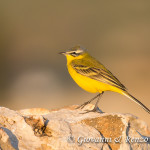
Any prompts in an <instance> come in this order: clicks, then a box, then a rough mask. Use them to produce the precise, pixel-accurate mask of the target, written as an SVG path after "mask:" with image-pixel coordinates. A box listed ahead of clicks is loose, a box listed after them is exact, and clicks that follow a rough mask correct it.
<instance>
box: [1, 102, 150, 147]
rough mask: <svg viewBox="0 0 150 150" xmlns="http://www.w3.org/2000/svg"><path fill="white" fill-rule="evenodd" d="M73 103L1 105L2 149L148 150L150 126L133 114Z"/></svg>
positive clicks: (149, 145)
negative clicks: (51, 106)
mask: <svg viewBox="0 0 150 150" xmlns="http://www.w3.org/2000/svg"><path fill="white" fill-rule="evenodd" d="M76 107H77V106H75V105H74V106H69V107H64V108H61V109H55V110H51V111H49V110H47V109H42V108H33V109H24V110H20V111H13V110H10V109H8V108H4V107H0V149H2V150H99V149H104V150H111V149H112V150H130V149H136V150H148V149H150V129H149V127H148V126H147V124H146V123H145V122H144V121H142V120H140V119H138V118H137V117H135V116H133V115H130V114H119V113H98V112H90V113H84V112H85V111H84V110H86V109H92V108H93V107H94V106H93V105H92V104H88V105H87V106H86V107H85V108H84V109H75V108H76Z"/></svg>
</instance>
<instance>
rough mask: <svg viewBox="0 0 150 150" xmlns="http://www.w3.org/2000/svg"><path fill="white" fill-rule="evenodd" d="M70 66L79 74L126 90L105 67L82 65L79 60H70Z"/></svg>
mask: <svg viewBox="0 0 150 150" xmlns="http://www.w3.org/2000/svg"><path fill="white" fill-rule="evenodd" d="M82 63H83V62H82ZM71 66H72V67H73V68H74V69H75V71H76V72H77V73H79V74H81V75H84V76H86V77H89V78H91V79H94V80H97V81H100V82H103V83H106V84H109V85H112V86H115V87H118V88H120V89H122V90H124V91H125V90H126V87H125V86H124V85H123V84H122V83H121V82H120V81H119V80H118V79H117V78H116V77H115V76H114V75H113V74H112V73H111V72H110V71H109V70H107V69H106V68H105V69H104V68H100V67H99V68H98V67H95V66H88V65H86V64H84V65H82V64H80V63H79V62H78V63H77V64H76V63H74V62H72V63H71Z"/></svg>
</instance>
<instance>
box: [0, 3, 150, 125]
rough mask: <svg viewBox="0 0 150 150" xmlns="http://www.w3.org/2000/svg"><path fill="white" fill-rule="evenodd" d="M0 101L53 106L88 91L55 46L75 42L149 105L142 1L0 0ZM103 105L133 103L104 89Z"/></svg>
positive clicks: (125, 109) (148, 30)
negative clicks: (75, 77)
mask: <svg viewBox="0 0 150 150" xmlns="http://www.w3.org/2000/svg"><path fill="white" fill-rule="evenodd" d="M0 20H1V23H0V95H1V97H0V105H1V106H4V107H8V108H10V109H25V108H32V107H42V108H48V109H51V108H59V107H62V106H66V105H73V104H82V103H83V102H84V101H87V100H89V99H91V98H92V97H94V96H95V95H94V94H91V93H87V92H86V91H84V90H82V89H81V88H79V87H78V86H77V85H76V84H75V83H74V81H73V80H72V79H71V77H70V76H69V74H68V72H67V68H66V59H65V57H63V56H61V55H59V54H58V52H60V51H64V50H66V49H68V48H70V47H72V46H75V45H77V44H81V45H82V46H84V47H86V48H87V49H88V52H89V53H90V54H91V55H92V56H94V57H95V58H96V59H97V60H99V61H100V62H101V63H103V64H104V65H105V66H106V67H107V68H108V69H109V70H110V71H111V72H112V73H113V74H114V75H115V76H116V77H117V78H119V80H120V81H121V82H122V83H123V84H124V85H125V86H126V87H127V88H128V90H129V91H130V93H131V94H133V95H134V96H135V97H137V98H138V99H139V100H140V101H141V102H142V103H144V104H145V105H146V106H147V107H149V108H150V94H149V91H150V87H149V86H150V67H149V65H150V1H140V0H137V1H129V0H127V1H111V0H110V1H102V0H95V1H91V0H81V1H70V0H64V1H52V0H45V1H39V0H30V1H1V2H0ZM99 107H100V108H101V109H102V110H103V111H105V112H122V113H132V114H134V115H136V116H138V117H140V118H141V119H143V120H145V121H146V122H148V123H150V119H149V114H147V113H146V112H145V111H144V110H143V109H142V108H140V107H139V106H138V105H137V104H135V103H133V102H131V101H130V100H129V99H128V98H126V97H124V96H122V95H119V94H117V93H112V92H105V94H104V95H103V97H102V99H101V101H100V103H99Z"/></svg>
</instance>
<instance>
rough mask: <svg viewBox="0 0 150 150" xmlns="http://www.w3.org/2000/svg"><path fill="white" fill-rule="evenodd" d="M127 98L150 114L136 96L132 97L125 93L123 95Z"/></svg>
mask: <svg viewBox="0 0 150 150" xmlns="http://www.w3.org/2000/svg"><path fill="white" fill-rule="evenodd" d="M123 94H124V95H125V96H126V97H128V98H129V99H131V100H132V101H134V102H136V103H137V104H138V105H140V106H141V107H142V108H143V109H144V110H145V111H146V112H148V113H149V114H150V110H149V109H148V108H147V107H146V106H145V105H144V104H142V103H141V102H140V101H139V100H138V99H136V98H135V97H134V96H132V95H131V94H129V93H128V92H124V93H123Z"/></svg>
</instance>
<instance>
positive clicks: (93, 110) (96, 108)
mask: <svg viewBox="0 0 150 150" xmlns="http://www.w3.org/2000/svg"><path fill="white" fill-rule="evenodd" d="M90 112H97V113H104V112H103V111H101V110H100V109H99V108H98V107H97V106H95V107H94V108H93V109H92V110H85V112H83V113H81V114H86V113H90Z"/></svg>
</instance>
